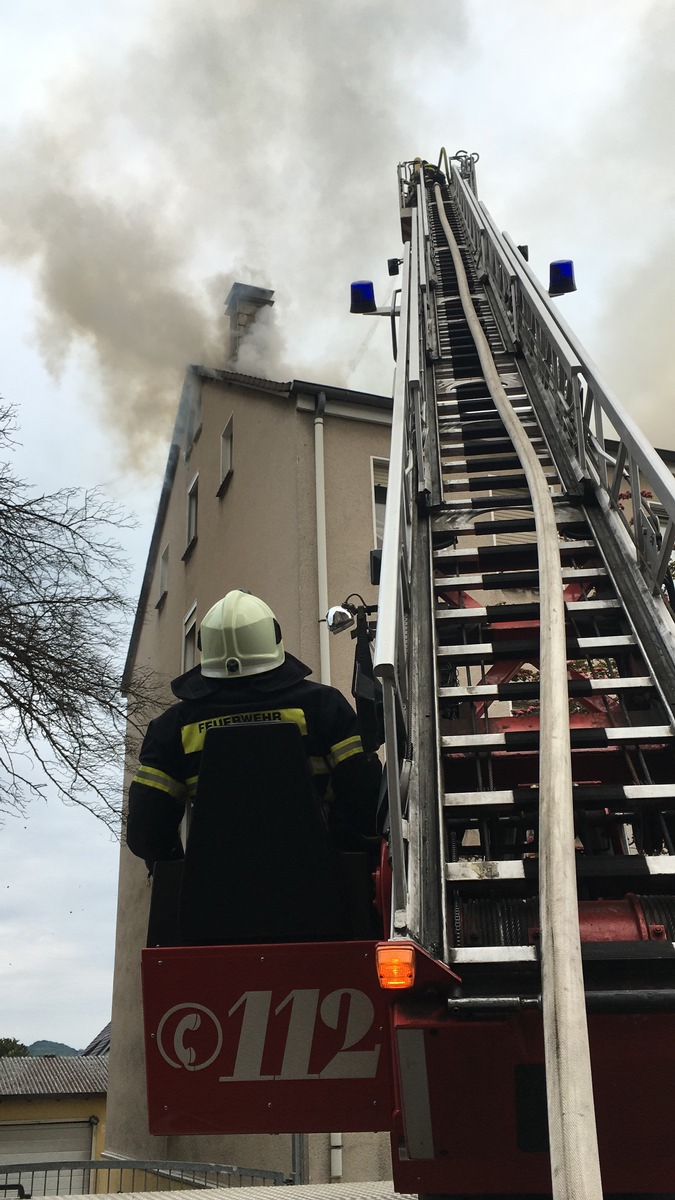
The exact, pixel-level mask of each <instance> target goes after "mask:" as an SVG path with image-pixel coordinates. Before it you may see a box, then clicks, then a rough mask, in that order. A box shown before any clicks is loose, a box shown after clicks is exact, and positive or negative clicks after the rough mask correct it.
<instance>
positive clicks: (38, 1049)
mask: <svg viewBox="0 0 675 1200" xmlns="http://www.w3.org/2000/svg"><path fill="white" fill-rule="evenodd" d="M28 1053H29V1054H30V1056H31V1058H40V1057H41V1056H42V1055H44V1054H58V1055H59V1056H62V1055H66V1054H79V1053H80V1051H79V1050H74V1049H73V1047H72V1046H66V1045H64V1043H63V1042H32V1043H31V1045H30V1046H29V1047H28Z"/></svg>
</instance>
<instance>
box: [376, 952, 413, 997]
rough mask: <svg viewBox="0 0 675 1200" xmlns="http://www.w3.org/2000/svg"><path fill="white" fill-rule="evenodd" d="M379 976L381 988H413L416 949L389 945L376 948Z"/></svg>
mask: <svg viewBox="0 0 675 1200" xmlns="http://www.w3.org/2000/svg"><path fill="white" fill-rule="evenodd" d="M375 957H376V961H377V975H378V979H379V981H380V987H381V988H411V987H412V986H413V984H414V982H415V948H414V946H411V945H409V944H408V945H396V944H392V943H388V944H387V945H383V946H377V947H376V948H375Z"/></svg>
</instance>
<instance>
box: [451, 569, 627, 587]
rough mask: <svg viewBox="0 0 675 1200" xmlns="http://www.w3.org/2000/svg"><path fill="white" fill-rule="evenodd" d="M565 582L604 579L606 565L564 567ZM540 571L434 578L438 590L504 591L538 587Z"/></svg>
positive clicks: (562, 576)
mask: <svg viewBox="0 0 675 1200" xmlns="http://www.w3.org/2000/svg"><path fill="white" fill-rule="evenodd" d="M560 575H561V578H562V581H563V583H574V582H577V581H578V582H581V583H585V582H586V581H587V580H589V579H604V578H606V576H607V570H606V568H605V567H563V568H562V570H561V572H560ZM538 585H539V572H538V571H499V572H492V573H488V572H486V573H485V574H483V575H479V574H475V575H444V576H442V577H440V578H437V579H434V588H435V589H436V591H445V590H452V591H457V590H458V589H459V590H464V589H466V588H484V589H486V590H487V591H490V592H492V591H504V590H508V589H509V588H523V587H538Z"/></svg>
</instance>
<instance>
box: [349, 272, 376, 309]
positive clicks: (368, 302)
mask: <svg viewBox="0 0 675 1200" xmlns="http://www.w3.org/2000/svg"><path fill="white" fill-rule="evenodd" d="M349 311H350V313H374V312H376V311H377V305H376V304H375V288H374V287H373V284H372V282H371V280H370V279H357V280H356V282H355V283H353V284H352V302H351V305H350V308H349Z"/></svg>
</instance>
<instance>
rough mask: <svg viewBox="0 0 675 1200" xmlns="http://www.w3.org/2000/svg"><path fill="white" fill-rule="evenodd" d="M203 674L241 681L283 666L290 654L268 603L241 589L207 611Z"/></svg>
mask: <svg viewBox="0 0 675 1200" xmlns="http://www.w3.org/2000/svg"><path fill="white" fill-rule="evenodd" d="M200 645H201V651H202V662H201V668H202V675H206V676H208V677H209V678H214V679H240V678H242V676H245V675H261V674H262V673H263V672H264V671H272V670H274V668H275V667H280V666H281V664H282V663H283V661H284V659H285V657H286V655H285V652H284V643H283V642H282V640H281V629H280V628H279V622H278V621H277V619H276V617H275V616H274V613H273V612H272V609H271V608H269V607H268V606H267V605H266V604H265V602H264V600H259V599H258V597H257V596H252V595H251V594H250V592H242V591H240V590H239V589H237V590H236V591H233V592H228V593H227V595H226V596H223V599H222V600H219V601H218V602H217V604H214V606H213V608H210V609H209V611H208V612H207V614H206V616H205V617H204V620H203V621H202V624H201V629H200Z"/></svg>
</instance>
